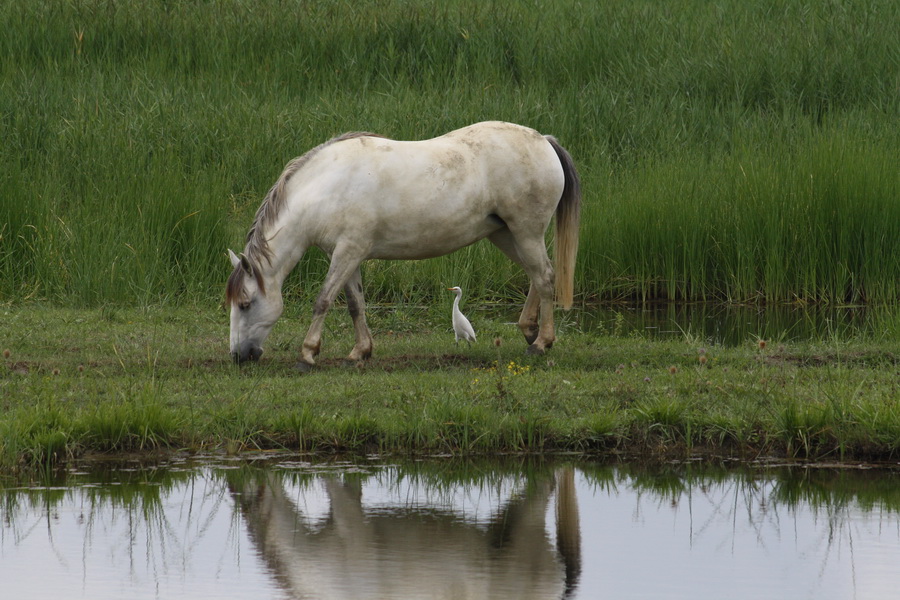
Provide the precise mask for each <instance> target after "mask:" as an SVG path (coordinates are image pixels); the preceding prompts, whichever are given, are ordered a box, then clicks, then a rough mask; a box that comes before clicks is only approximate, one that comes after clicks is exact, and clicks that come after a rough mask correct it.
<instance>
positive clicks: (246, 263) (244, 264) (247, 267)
mask: <svg viewBox="0 0 900 600" xmlns="http://www.w3.org/2000/svg"><path fill="white" fill-rule="evenodd" d="M240 261H241V268H242V269H244V271H246V273H247V275H250V276H251V277H252V276H253V265H251V264H250V259H249V258H247V257H246V256H244V253H243V252H241V258H240Z"/></svg>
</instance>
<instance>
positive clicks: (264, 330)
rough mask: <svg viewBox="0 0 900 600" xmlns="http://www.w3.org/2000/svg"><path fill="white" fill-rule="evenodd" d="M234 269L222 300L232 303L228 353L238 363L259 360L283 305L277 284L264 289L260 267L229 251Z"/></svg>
mask: <svg viewBox="0 0 900 600" xmlns="http://www.w3.org/2000/svg"><path fill="white" fill-rule="evenodd" d="M228 256H229V257H230V258H231V264H232V266H233V267H234V271H232V273H231V277H229V278H228V286H227V287H226V288H225V302H226V303H227V304H229V305H230V306H231V356H232V357H233V358H234V361H235V362H237V363H242V362H245V361H248V360H259V357H260V356H262V353H263V349H262V344H263V342H264V341H265V340H266V337H268V335H269V332H270V331H271V330H272V326H273V325H275V321H277V320H278V317H280V316H281V311H282V310H283V308H284V304H283V303H282V300H281V289H280V286H277V285H273V286H270V287H271V288H272V289H269V290H266V284H265V278H264V277H263V275H262V274H261V273H260V270H259V266H258V265H254V264H253V263H252V262H251V261H250V260H249V259H248V258H247V257H246V256H244V255H243V254H241V255H240V256H237V255H236V254H235V253H234V252H232V251H231V250H229V251H228Z"/></svg>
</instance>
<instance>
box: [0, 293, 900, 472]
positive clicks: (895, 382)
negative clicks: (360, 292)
mask: <svg viewBox="0 0 900 600" xmlns="http://www.w3.org/2000/svg"><path fill="white" fill-rule="evenodd" d="M441 308H442V309H443V308H446V307H441ZM2 312H3V319H4V322H5V323H6V324H7V325H8V326H7V327H4V328H3V329H2V331H0V347H2V352H3V356H2V361H0V406H2V412H0V462H2V466H3V469H4V470H7V471H9V470H16V469H18V468H21V467H23V466H36V465H42V464H51V463H55V462H57V461H63V460H66V459H67V458H70V457H73V456H78V455H81V454H83V453H93V452H112V453H121V452H131V451H154V450H158V449H159V450H166V451H167V450H173V449H186V450H208V449H224V450H228V451H237V450H241V449H248V448H288V449H303V450H323V451H326V450H327V451H331V450H349V451H357V452H398V453H407V452H410V453H430V452H441V453H479V452H507V451H556V450H572V451H586V452H590V451H604V452H606V451H613V450H617V451H623V452H635V453H659V452H664V453H669V452H671V453H676V454H679V455H683V454H686V453H690V452H694V451H712V452H716V453H722V454H734V455H741V456H747V455H750V456H754V455H758V454H773V455H789V456H797V457H804V458H805V457H811V458H823V457H828V458H833V459H841V458H844V459H850V458H854V459H896V457H897V454H898V452H900V355H898V353H897V348H898V339H900V333H898V328H897V327H896V326H894V327H892V328H888V329H885V330H884V333H883V335H881V336H879V337H877V338H870V339H857V340H854V339H843V340H838V339H824V340H820V341H814V342H802V343H801V342H791V341H782V342H771V341H768V340H760V339H757V338H755V337H751V338H750V339H747V340H746V342H745V343H743V344H740V345H738V346H728V347H726V346H718V345H710V344H709V343H707V342H706V341H704V340H702V339H696V338H694V337H693V336H691V335H690V334H689V333H686V334H685V335H684V336H683V338H682V339H679V340H675V341H668V342H661V341H649V340H647V339H644V338H642V337H640V336H635V335H632V336H629V337H624V338H623V337H616V336H614V335H610V334H600V335H598V334H596V333H582V332H579V331H578V330H577V329H576V328H573V327H567V326H565V325H563V326H562V328H561V329H562V331H561V332H560V333H561V335H560V340H559V342H558V343H557V346H556V347H555V348H554V349H553V350H552V351H551V353H550V354H548V355H547V356H545V357H541V358H538V357H526V356H525V355H524V353H523V349H524V343H523V342H522V341H521V340H520V338H519V335H518V333H517V331H514V326H512V325H509V324H506V323H503V322H502V321H500V320H494V319H492V318H491V317H490V316H480V317H478V318H476V323H475V325H476V327H477V328H478V330H479V332H480V340H481V341H479V343H478V344H477V345H475V346H473V347H472V348H468V347H466V346H460V347H458V348H457V347H456V346H455V345H454V344H453V337H452V332H451V331H449V327H448V324H447V322H446V321H447V319H446V317H445V315H444V312H446V311H443V310H442V311H441V314H440V315H437V316H434V317H432V316H427V315H426V316H422V315H418V316H416V317H415V318H411V317H410V316H409V314H408V313H407V312H405V311H404V310H402V309H400V310H391V311H387V310H385V311H376V312H374V313H373V315H372V324H373V329H374V331H375V334H376V355H375V357H374V358H373V360H372V361H371V362H369V363H367V364H365V365H359V366H350V367H346V366H343V365H342V364H341V362H342V361H341V358H342V356H343V355H344V353H346V352H347V351H348V350H349V348H350V346H351V345H352V330H351V328H350V327H349V324H348V319H346V318H345V317H344V315H341V316H334V317H332V318H330V319H329V324H330V325H329V328H328V336H327V338H326V340H325V342H326V346H325V348H324V350H323V355H322V360H321V366H320V368H319V369H317V370H316V371H315V372H313V373H311V374H309V375H302V376H301V375H298V374H297V372H295V371H294V370H293V368H292V367H293V362H294V360H295V352H296V348H297V346H298V344H299V341H300V338H301V336H302V334H303V331H304V329H305V325H306V322H305V321H306V316H305V314H304V315H302V316H301V315H298V314H289V315H287V317H286V319H285V320H284V321H282V322H281V323H280V324H279V326H278V327H276V329H275V331H274V333H273V334H272V338H271V341H270V343H269V346H268V350H267V353H266V356H265V357H264V360H263V361H262V362H261V363H259V364H256V365H250V366H249V367H245V368H239V367H236V366H234V365H232V364H231V363H230V362H229V361H228V358H227V352H226V347H225V344H226V335H227V322H226V318H225V315H224V313H222V312H220V311H213V310H209V309H206V308H195V307H190V308H189V307H181V308H174V309H173V308H168V307H156V308H153V309H143V310H138V309H128V310H126V309H117V308H112V309H110V308H107V309H97V310H90V311H77V310H70V309H58V308H47V307H42V306H29V307H24V308H9V307H7V308H4V309H3V311H2ZM492 340H496V343H492ZM496 344H499V345H496ZM7 350H8V353H7V352H6V351H7Z"/></svg>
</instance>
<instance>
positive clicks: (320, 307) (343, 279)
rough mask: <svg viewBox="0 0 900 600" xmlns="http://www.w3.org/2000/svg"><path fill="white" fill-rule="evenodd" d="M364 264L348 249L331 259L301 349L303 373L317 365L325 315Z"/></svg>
mask: <svg viewBox="0 0 900 600" xmlns="http://www.w3.org/2000/svg"><path fill="white" fill-rule="evenodd" d="M361 262H362V259H361V258H358V257H357V255H356V254H355V253H351V252H349V251H347V250H346V249H345V250H343V251H340V252H339V251H335V252H334V253H333V254H332V257H331V265H330V266H329V267H328V274H327V275H326V276H325V283H323V284H322V290H321V291H320V292H319V295H318V297H317V298H316V303H315V305H313V318H312V323H310V325H309V330H308V331H307V332H306V338H305V339H304V340H303V347H302V348H301V349H300V362H298V363H297V368H298V369H299V370H301V371H309V370H310V369H312V368H313V367H314V366H315V364H316V356H318V354H319V350H320V349H321V345H322V329H323V327H324V325H325V315H326V314H327V313H328V309H329V308H331V305H332V304H334V299H335V298H336V297H337V295H338V292H339V291H340V289H341V288H342V287H344V285H345V284H346V283H347V281H348V280H349V279H350V277H351V276H352V275H353V273H354V271H357V270H358V269H359V264H360V263H361Z"/></svg>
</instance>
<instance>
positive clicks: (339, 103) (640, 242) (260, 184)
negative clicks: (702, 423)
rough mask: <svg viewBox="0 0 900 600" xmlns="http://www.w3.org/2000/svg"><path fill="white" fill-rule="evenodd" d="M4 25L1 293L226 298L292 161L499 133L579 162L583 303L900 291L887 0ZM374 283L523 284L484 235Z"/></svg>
mask: <svg viewBox="0 0 900 600" xmlns="http://www.w3.org/2000/svg"><path fill="white" fill-rule="evenodd" d="M0 26H2V29H3V32H4V34H3V36H2V37H0V56H3V60H2V61H0V138H2V140H3V144H2V151H0V301H2V302H6V303H10V302H12V303H16V302H21V301H23V300H26V299H40V300H45V301H49V302H52V303H54V304H61V305H66V306H69V305H77V306H99V305H103V304H107V303H114V304H123V305H147V304H153V303H159V302H175V303H185V302H187V303H191V302H201V303H208V302H215V301H217V300H218V299H220V298H221V290H222V286H223V282H224V280H225V278H226V276H227V271H228V264H227V260H226V258H225V249H226V248H228V247H232V248H235V249H239V248H240V247H242V245H243V237H244V235H245V234H246V231H247V229H248V228H249V225H250V222H251V221H252V216H253V213H254V211H255V209H256V208H257V206H258V205H259V203H260V202H261V200H262V197H263V195H264V194H265V191H266V190H267V189H268V188H269V187H270V186H271V184H272V182H273V181H274V180H275V179H276V178H277V177H278V175H279V173H280V172H281V169H282V167H283V166H284V164H285V163H286V162H287V161H288V160H290V159H291V158H293V157H295V156H298V155H300V154H302V153H303V152H305V151H306V150H308V149H310V148H311V147H313V146H315V145H317V144H318V143H320V142H322V141H324V140H326V139H329V138H330V137H333V136H334V135H337V134H340V133H342V132H345V131H355V130H366V131H374V132H378V133H381V134H384V135H387V136H390V137H395V138H403V139H419V138H428V137H432V136H435V135H439V134H441V133H444V132H446V131H449V130H451V129H454V128H457V127H460V126H463V125H466V124H469V123H472V122H476V121H479V120H487V119H502V120H508V121H513V122H517V123H522V124H526V125H530V126H532V127H534V128H536V129H538V130H540V131H542V132H544V133H549V134H553V135H555V136H556V137H557V138H558V139H559V140H560V141H561V142H562V144H563V145H564V146H566V147H567V148H568V149H569V150H570V152H571V154H572V156H573V157H574V158H575V160H576V162H577V164H578V167H579V169H580V172H581V176H582V179H583V189H584V211H583V223H582V236H581V239H582V244H581V254H580V260H579V266H578V272H577V293H578V294H579V296H580V297H581V298H582V299H584V300H622V299H630V300H635V299H636V300H656V299H666V300H685V299H687V300H701V299H702V300H716V301H727V302H747V301H751V302H797V301H802V302H826V303H846V302H851V303H890V302H896V301H897V299H898V297H900V260H898V256H900V202H898V198H900V169H897V165H896V162H897V161H896V158H897V148H898V147H900V126H898V123H900V121H898V116H900V94H898V93H897V90H898V86H900V60H898V56H900V38H898V36H897V35H896V32H897V31H898V30H900V5H898V3H896V2H893V1H891V0H863V1H859V2H849V1H847V2H839V1H836V2H794V1H787V0H785V1H777V0H774V1H756V0H754V1H749V2H746V1H729V0H722V1H719V2H700V1H635V2H574V1H568V0H547V1H544V2H534V1H524V0H519V1H512V2H506V1H504V2H499V1H491V0H478V1H473V0H450V1H445V0H440V1H437V0H433V1H432V0H422V1H420V2H408V1H402V0H376V1H371V2H342V1H330V0H321V1H316V2H294V1H281V0H262V1H259V2H247V1H244V0H217V1H200V0H196V1H190V0H186V1H182V2H164V1H161V0H150V1H147V2H116V1H110V0H69V1H62V0H58V1H53V0H37V1H34V2H7V3H3V4H2V6H0ZM324 262H325V261H324V259H323V256H322V255H321V254H318V253H311V255H310V256H308V257H307V258H305V259H304V261H303V263H302V264H301V266H300V268H299V269H298V270H297V276H296V277H294V278H293V279H291V280H290V282H289V284H288V285H289V287H290V291H291V293H292V294H296V295H299V296H309V295H310V294H311V293H314V291H315V289H316V286H317V284H318V282H319V281H320V280H321V277H322V274H323V270H324V268H325V264H324ZM364 280H365V283H366V291H367V293H368V295H369V296H370V298H372V299H374V300H376V301H380V302H396V301H416V302H421V301H428V300H430V299H433V298H434V297H435V296H436V294H438V293H439V292H442V291H443V288H445V287H447V286H448V285H454V284H458V285H461V286H462V287H463V288H464V289H466V290H467V292H468V293H470V294H472V295H474V296H475V297H477V298H483V299H491V300H517V299H519V298H520V297H521V295H522V293H523V290H524V289H525V287H526V281H525V280H524V278H523V276H522V274H521V273H520V272H519V271H518V269H517V268H515V267H514V266H513V265H511V264H509V263H508V261H506V259H505V258H503V257H502V256H501V255H500V254H499V253H498V252H496V251H495V250H494V249H493V248H492V247H490V246H489V245H488V244H478V245H476V246H474V247H472V248H470V249H468V250H465V251H463V252H459V253H457V254H455V255H453V256H451V257H447V258H443V259H438V260H431V261H426V262H422V263H377V262H372V263H369V264H368V265H367V266H366V271H365V274H364Z"/></svg>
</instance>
